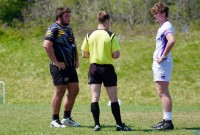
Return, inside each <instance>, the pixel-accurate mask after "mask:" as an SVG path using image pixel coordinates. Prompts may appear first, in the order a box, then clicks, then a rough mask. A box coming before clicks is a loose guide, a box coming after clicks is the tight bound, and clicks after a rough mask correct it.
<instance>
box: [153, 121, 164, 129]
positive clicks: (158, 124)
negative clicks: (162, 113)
mask: <svg viewBox="0 0 200 135" xmlns="http://www.w3.org/2000/svg"><path fill="white" fill-rule="evenodd" d="M163 123H165V120H163V121H161V122H158V123H157V124H156V125H153V126H152V127H151V128H157V127H159V126H160V125H163Z"/></svg>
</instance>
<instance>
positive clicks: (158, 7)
mask: <svg viewBox="0 0 200 135" xmlns="http://www.w3.org/2000/svg"><path fill="white" fill-rule="evenodd" d="M151 13H152V14H155V13H165V16H166V17H168V13H169V8H168V6H167V5H166V4H165V3H164V2H158V3H156V4H155V5H154V6H153V7H152V8H151Z"/></svg>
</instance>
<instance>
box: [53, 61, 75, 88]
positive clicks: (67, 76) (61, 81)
mask: <svg viewBox="0 0 200 135" xmlns="http://www.w3.org/2000/svg"><path fill="white" fill-rule="evenodd" d="M50 73H51V76H52V79H53V83H54V85H66V84H67V83H74V82H78V75H77V72H76V69H75V67H66V68H65V69H61V70H59V69H58V67H57V66H56V65H53V64H50Z"/></svg>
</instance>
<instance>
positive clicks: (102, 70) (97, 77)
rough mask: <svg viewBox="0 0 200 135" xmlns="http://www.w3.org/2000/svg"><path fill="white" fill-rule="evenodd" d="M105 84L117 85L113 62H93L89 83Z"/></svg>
mask: <svg viewBox="0 0 200 135" xmlns="http://www.w3.org/2000/svg"><path fill="white" fill-rule="evenodd" d="M102 82H103V84H104V86H106V87H111V86H117V75H116V73H115V69H114V66H113V65H111V64H103V65H100V64H91V65H90V68H89V73H88V84H102Z"/></svg>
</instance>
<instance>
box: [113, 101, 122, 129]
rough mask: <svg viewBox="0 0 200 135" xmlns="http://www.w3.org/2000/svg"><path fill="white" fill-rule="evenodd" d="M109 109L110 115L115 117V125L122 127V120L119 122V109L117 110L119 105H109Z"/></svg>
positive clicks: (116, 103)
mask: <svg viewBox="0 0 200 135" xmlns="http://www.w3.org/2000/svg"><path fill="white" fill-rule="evenodd" d="M111 109H112V114H113V116H114V117H115V121H116V123H117V125H120V126H121V125H122V120H121V115H120V108H119V103H118V102H114V103H111Z"/></svg>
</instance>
